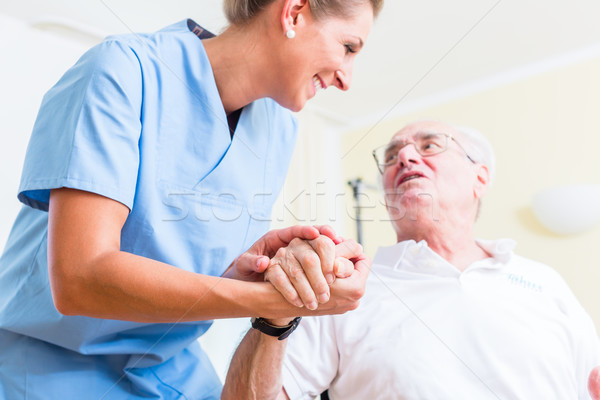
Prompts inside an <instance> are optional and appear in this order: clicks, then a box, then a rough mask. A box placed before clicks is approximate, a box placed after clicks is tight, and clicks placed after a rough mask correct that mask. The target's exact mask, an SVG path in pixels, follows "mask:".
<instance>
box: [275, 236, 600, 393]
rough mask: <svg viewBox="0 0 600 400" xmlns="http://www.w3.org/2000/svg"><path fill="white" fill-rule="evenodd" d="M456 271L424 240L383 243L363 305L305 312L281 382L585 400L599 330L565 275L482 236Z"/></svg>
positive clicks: (317, 389)
mask: <svg viewBox="0 0 600 400" xmlns="http://www.w3.org/2000/svg"><path fill="white" fill-rule="evenodd" d="M478 243H479V244H480V246H481V247H483V248H484V249H485V250H486V251H487V252H488V253H489V254H491V255H492V257H490V258H487V259H485V260H481V261H477V262H475V263H473V264H472V265H470V266H469V267H468V268H467V269H466V270H465V271H464V272H462V273H461V272H460V271H459V270H457V269H456V268H455V267H454V266H452V265H451V264H449V263H448V262H447V261H446V260H444V259H443V258H442V257H440V256H439V255H437V254H436V253H434V252H433V251H432V250H430V249H429V247H428V246H427V244H426V243H425V242H419V243H416V242H414V241H412V240H411V241H405V242H401V243H398V244H396V245H394V246H390V247H384V248H380V249H379V251H378V252H377V255H376V256H375V259H374V261H373V268H372V271H371V273H370V276H369V281H368V284H367V291H366V294H365V297H364V298H363V300H362V302H361V305H360V306H359V307H358V308H357V309H356V310H355V311H351V312H348V313H346V314H344V315H337V316H323V317H314V318H304V319H303V320H302V323H301V324H300V327H299V328H298V329H297V330H296V331H295V332H294V333H293V334H292V335H291V336H290V338H289V339H288V340H289V343H288V350H287V355H286V360H285V364H284V368H283V382H284V387H285V389H286V391H287V393H288V395H289V396H290V397H291V398H292V399H312V398H314V397H315V396H317V395H318V394H319V393H321V392H322V391H323V390H325V389H327V388H329V395H330V397H331V398H332V399H344V400H346V399H360V400H364V399H410V400H417V399H419V400H425V399H427V400H443V399H448V400H457V399H459V400H483V399H503V400H505V399H506V400H509V399H510V400H514V399H523V400H537V399H544V400H551V399H556V400H566V399H589V398H590V397H589V395H588V394H587V377H588V374H589V372H590V371H591V369H592V368H593V367H594V366H596V365H599V364H600V348H599V343H598V336H597V334H596V331H595V328H594V325H593V323H592V321H591V319H590V317H589V316H588V315H587V313H586V312H585V311H584V310H583V308H582V307H581V306H580V304H579V303H578V301H577V300H576V298H575V297H574V295H573V294H572V292H571V291H570V290H569V288H568V287H567V285H566V284H565V282H564V281H563V280H562V278H561V277H560V276H559V275H558V274H557V273H556V272H555V271H554V270H552V269H551V268H549V267H547V266H546V265H543V264H540V263H537V262H534V261H531V260H528V259H525V258H523V257H520V256H517V255H515V254H514V253H513V252H512V249H513V248H514V245H515V244H514V242H513V241H512V240H508V239H503V240H498V241H493V242H488V241H479V242H478Z"/></svg>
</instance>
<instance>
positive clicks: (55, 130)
mask: <svg viewBox="0 0 600 400" xmlns="http://www.w3.org/2000/svg"><path fill="white" fill-rule="evenodd" d="M141 101H142V79H141V72H140V65H139V61H138V59H137V57H136V54H135V53H134V52H133V50H132V49H131V48H129V47H127V46H124V45H123V44H122V43H119V42H118V41H105V42H103V43H102V44H101V45H99V46H96V47H94V48H93V49H92V50H90V51H89V52H87V53H86V54H85V55H84V56H83V57H82V59H81V60H80V61H79V62H78V63H77V65H75V66H74V67H73V68H72V69H70V70H69V71H68V72H67V73H66V74H65V76H64V77H63V78H62V79H61V81H60V82H59V84H58V85H56V86H55V87H53V88H52V89H51V90H50V91H49V92H48V93H47V94H46V95H45V96H44V99H43V102H42V109H44V110H45V112H44V113H40V114H39V116H38V119H37V120H36V123H35V127H34V131H37V132H38V133H41V134H37V135H33V136H32V138H31V141H30V143H29V147H28V149H27V158H26V162H25V166H24V170H23V175H22V179H21V186H20V188H19V200H21V202H23V203H24V204H26V205H29V206H31V207H33V208H36V209H39V210H44V211H47V210H48V202H49V196H50V190H51V189H55V188H60V187H68V188H75V189H80V190H84V191H88V192H93V193H97V194H100V195H103V196H105V197H108V198H111V199H114V200H116V201H119V202H121V203H123V204H124V205H126V206H127V207H128V208H129V209H131V208H132V204H133V198H134V194H135V187H136V180H137V171H138V163H139V151H138V141H139V137H140V131H141V122H140V121H141V120H140V109H141ZM49 149H51V150H49Z"/></svg>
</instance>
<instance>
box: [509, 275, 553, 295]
mask: <svg viewBox="0 0 600 400" xmlns="http://www.w3.org/2000/svg"><path fill="white" fill-rule="evenodd" d="M506 279H507V280H508V282H509V283H510V284H511V285H514V286H517V287H520V288H522V289H529V290H532V291H534V292H538V293H541V292H543V290H544V288H543V287H542V285H540V284H537V283H535V282H532V281H530V280H527V279H526V278H525V277H524V276H523V275H517V274H506Z"/></svg>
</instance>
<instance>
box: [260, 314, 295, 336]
mask: <svg viewBox="0 0 600 400" xmlns="http://www.w3.org/2000/svg"><path fill="white" fill-rule="evenodd" d="M301 319H302V317H296V318H294V319H293V320H291V321H290V323H289V324H287V325H285V326H275V325H271V324H269V323H268V322H267V321H266V320H265V319H264V318H252V319H251V320H250V321H251V322H252V327H253V328H254V329H256V330H259V331H261V332H262V333H264V334H266V335H269V336H274V337H276V338H277V339H278V340H283V339H285V338H287V337H288V336H290V334H291V333H292V332H294V329H296V328H297V327H298V324H299V323H300V320H301Z"/></svg>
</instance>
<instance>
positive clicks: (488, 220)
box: [343, 58, 600, 328]
mask: <svg viewBox="0 0 600 400" xmlns="http://www.w3.org/2000/svg"><path fill="white" fill-rule="evenodd" d="M401 95H402V94H401V93H399V94H398V98H400V97H401ZM423 118H433V119H439V120H442V121H447V122H450V123H453V124H457V125H467V126H471V127H473V128H476V129H478V130H480V131H481V132H482V133H484V134H485V135H486V136H487V137H488V138H489V139H490V141H491V142H492V145H493V146H494V149H495V151H496V156H497V173H496V181H495V183H494V186H493V187H492V189H491V190H490V191H489V192H488V193H487V195H486V197H485V198H484V203H483V209H482V212H481V216H480V219H479V221H478V223H477V235H478V236H479V237H481V238H486V239H493V238H498V237H511V238H513V239H515V240H516V241H517V242H518V246H517V249H516V251H517V252H518V253H519V254H521V255H523V256H526V257H529V258H533V259H536V260H539V261H542V262H544V263H547V264H549V265H551V266H552V267H554V268H555V269H556V270H557V271H558V272H559V273H560V274H561V275H562V276H563V277H564V279H565V280H566V281H567V283H568V284H569V285H570V287H571V288H572V290H573V291H574V292H575V294H576V296H577V297H578V298H579V300H580V301H581V303H582V304H583V306H584V307H585V308H586V309H587V310H588V312H589V313H590V314H591V315H592V318H593V319H594V321H595V322H596V326H597V327H598V328H600V256H599V255H598V254H597V253H596V250H597V249H598V248H599V247H600V227H596V228H594V229H593V230H591V231H588V232H586V233H583V234H580V235H576V236H568V237H562V236H558V235H555V234H552V233H550V232H549V231H547V230H545V229H544V228H543V227H542V226H541V225H540V224H539V223H538V222H537V221H536V220H535V219H534V217H533V214H532V211H531V208H530V204H531V198H532V196H533V195H534V194H535V193H536V192H537V191H539V190H541V189H544V188H547V187H552V186H556V185H562V184H567V183H595V184H600V58H599V59H594V60H590V61H585V62H581V63H578V64H576V65H573V66H569V67H564V68H561V69H557V70H553V71H550V72H545V73H543V74H540V75H537V76H535V77H532V78H527V79H523V80H521V81H518V82H516V83H512V84H508V85H504V86H501V87H498V88H495V89H490V90H485V91H483V92H480V93H478V94H474V95H471V96H468V97H465V98H460V99H456V100H453V101H450V102H447V103H444V104H441V105H437V106H433V107H430V108H427V109H423V110H420V111H418V112H414V113H411V114H410V115H406V116H403V117H402V118H399V119H395V120H391V121H386V122H385V123H382V124H380V125H378V126H377V127H375V128H374V129H373V131H372V132H370V133H368V134H367V136H366V137H364V139H363V140H360V139H361V138H363V136H365V134H366V132H368V131H369V130H370V129H371V128H372V127H365V128H364V129H361V130H359V131H357V132H353V133H350V134H347V135H345V136H344V138H343V152H344V153H345V152H346V151H348V150H349V149H351V148H352V147H354V146H355V144H356V143H357V142H359V141H360V143H359V144H358V145H357V146H356V147H355V148H354V149H353V150H352V151H351V152H350V153H349V155H348V156H346V157H345V158H344V159H343V174H344V179H345V180H347V179H349V178H353V177H356V176H361V177H363V178H364V180H365V181H368V182H370V183H375V181H376V176H377V174H376V169H375V164H374V162H373V160H372V158H371V154H370V151H371V149H372V148H374V147H376V146H377V145H379V144H384V143H386V142H387V140H388V139H389V137H390V136H391V135H392V134H393V133H394V132H395V131H396V130H398V128H400V127H401V126H403V125H404V124H406V123H408V122H412V121H414V120H418V119H423ZM363 203H364V204H365V205H367V206H377V207H376V208H375V209H367V210H364V211H363V214H364V218H365V219H366V221H365V222H364V223H363V227H364V238H365V239H364V241H365V248H366V250H367V252H368V253H369V254H370V255H371V256H372V255H373V254H374V252H375V249H376V248H377V246H379V245H382V244H383V245H387V244H392V243H394V241H395V240H394V239H395V237H394V233H393V231H392V229H391V227H390V225H389V223H388V222H382V220H383V219H385V215H386V214H385V211H384V209H383V207H382V206H381V197H380V196H378V195H377V194H376V192H375V191H373V190H367V195H366V196H364V197H363ZM598 207H600V204H599V205H598ZM346 222H347V223H346V225H345V226H346V227H347V228H350V229H352V228H353V222H352V221H351V220H350V219H347V221H346ZM347 234H348V235H353V234H354V231H348V232H347Z"/></svg>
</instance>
